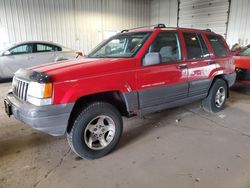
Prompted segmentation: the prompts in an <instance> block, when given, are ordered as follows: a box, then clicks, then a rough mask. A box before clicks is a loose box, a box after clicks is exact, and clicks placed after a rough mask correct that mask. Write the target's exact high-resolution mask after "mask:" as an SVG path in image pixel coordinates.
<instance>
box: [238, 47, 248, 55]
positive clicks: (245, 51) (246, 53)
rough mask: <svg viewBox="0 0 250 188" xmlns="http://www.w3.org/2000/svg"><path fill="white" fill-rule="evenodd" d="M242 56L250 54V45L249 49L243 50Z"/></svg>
mask: <svg viewBox="0 0 250 188" xmlns="http://www.w3.org/2000/svg"><path fill="white" fill-rule="evenodd" d="M239 55H240V56H250V47H248V48H247V49H244V50H242V51H241V52H240V53H239Z"/></svg>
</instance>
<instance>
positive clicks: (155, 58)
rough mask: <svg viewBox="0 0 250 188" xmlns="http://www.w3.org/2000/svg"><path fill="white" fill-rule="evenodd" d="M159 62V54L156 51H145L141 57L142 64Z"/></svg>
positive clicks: (147, 64) (148, 64)
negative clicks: (144, 54) (143, 56)
mask: <svg viewBox="0 0 250 188" xmlns="http://www.w3.org/2000/svg"><path fill="white" fill-rule="evenodd" d="M160 63H161V55H160V53H157V52H153V53H147V54H146V56H145V58H144V59H143V66H150V65H158V64H160Z"/></svg>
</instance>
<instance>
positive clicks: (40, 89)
mask: <svg viewBox="0 0 250 188" xmlns="http://www.w3.org/2000/svg"><path fill="white" fill-rule="evenodd" d="M52 95H53V85H52V83H46V84H40V83H37V82H30V84H29V88H28V93H27V101H28V102H29V103H31V104H34V105H36V106H45V105H50V104H52Z"/></svg>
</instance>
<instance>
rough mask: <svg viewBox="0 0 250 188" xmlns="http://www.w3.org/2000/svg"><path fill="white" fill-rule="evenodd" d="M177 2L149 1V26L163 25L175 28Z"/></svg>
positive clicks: (172, 0) (171, 0) (166, 0)
mask: <svg viewBox="0 0 250 188" xmlns="http://www.w3.org/2000/svg"><path fill="white" fill-rule="evenodd" d="M177 12H178V1H177V0H151V1H150V24H151V25H153V24H158V23H164V24H166V25H167V26H171V27H176V26H177Z"/></svg>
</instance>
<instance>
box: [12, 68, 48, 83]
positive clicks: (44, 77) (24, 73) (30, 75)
mask: <svg viewBox="0 0 250 188" xmlns="http://www.w3.org/2000/svg"><path fill="white" fill-rule="evenodd" d="M15 76H16V77H17V78H20V79H24V80H26V81H35V82H38V83H50V82H52V79H51V77H50V76H49V75H48V74H45V73H40V72H36V71H33V70H30V69H19V70H18V71H17V72H16V73H15Z"/></svg>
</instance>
